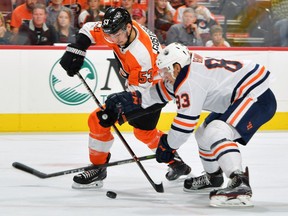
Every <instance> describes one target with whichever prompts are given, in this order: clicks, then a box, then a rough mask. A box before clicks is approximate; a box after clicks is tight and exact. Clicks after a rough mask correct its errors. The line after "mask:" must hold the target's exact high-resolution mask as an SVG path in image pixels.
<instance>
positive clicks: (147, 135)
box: [133, 128, 164, 149]
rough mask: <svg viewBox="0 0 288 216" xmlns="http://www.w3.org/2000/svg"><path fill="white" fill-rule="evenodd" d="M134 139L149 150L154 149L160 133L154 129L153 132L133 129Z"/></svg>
mask: <svg viewBox="0 0 288 216" xmlns="http://www.w3.org/2000/svg"><path fill="white" fill-rule="evenodd" d="M133 132H134V135H135V137H136V138H137V139H138V140H140V141H141V142H143V143H145V144H146V145H147V146H148V147H149V148H150V149H156V148H157V147H158V143H159V140H160V137H161V136H162V134H164V133H163V132H162V131H159V130H157V129H156V128H155V129H153V130H141V129H138V128H134V131H133Z"/></svg>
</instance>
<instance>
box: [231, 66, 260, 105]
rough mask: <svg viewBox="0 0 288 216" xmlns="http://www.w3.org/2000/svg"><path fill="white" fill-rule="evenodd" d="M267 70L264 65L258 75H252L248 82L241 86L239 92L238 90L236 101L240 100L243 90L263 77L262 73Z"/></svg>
mask: <svg viewBox="0 0 288 216" xmlns="http://www.w3.org/2000/svg"><path fill="white" fill-rule="evenodd" d="M264 71H265V67H262V68H261V69H260V71H259V72H258V73H257V75H256V76H254V77H252V78H251V79H250V80H249V81H248V82H247V83H246V84H244V85H242V86H241V87H240V88H239V92H238V96H237V97H236V98H235V100H234V101H236V100H238V99H239V98H240V97H241V96H242V92H243V91H244V89H245V88H246V87H247V86H249V85H251V84H252V83H254V82H255V81H256V80H257V79H259V77H261V75H262V74H263V73H264Z"/></svg>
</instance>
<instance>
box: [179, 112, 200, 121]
mask: <svg viewBox="0 0 288 216" xmlns="http://www.w3.org/2000/svg"><path fill="white" fill-rule="evenodd" d="M177 117H179V118H183V119H188V120H198V119H199V117H200V115H198V116H188V115H184V114H181V113H177Z"/></svg>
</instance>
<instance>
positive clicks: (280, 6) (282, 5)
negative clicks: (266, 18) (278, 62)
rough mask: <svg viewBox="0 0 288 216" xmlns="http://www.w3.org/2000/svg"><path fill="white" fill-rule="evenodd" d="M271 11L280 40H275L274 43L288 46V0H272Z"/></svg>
mask: <svg viewBox="0 0 288 216" xmlns="http://www.w3.org/2000/svg"><path fill="white" fill-rule="evenodd" d="M271 6H272V7H271V11H272V17H273V21H274V31H275V33H276V35H277V36H278V40H279V41H273V44H274V45H277V46H279V45H280V46H282V47H287V46H288V0H272V1H271Z"/></svg>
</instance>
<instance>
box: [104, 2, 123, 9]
mask: <svg viewBox="0 0 288 216" xmlns="http://www.w3.org/2000/svg"><path fill="white" fill-rule="evenodd" d="M121 1H122V0H112V1H111V0H100V9H101V10H103V11H105V10H106V9H107V8H109V7H114V8H116V7H121Z"/></svg>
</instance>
